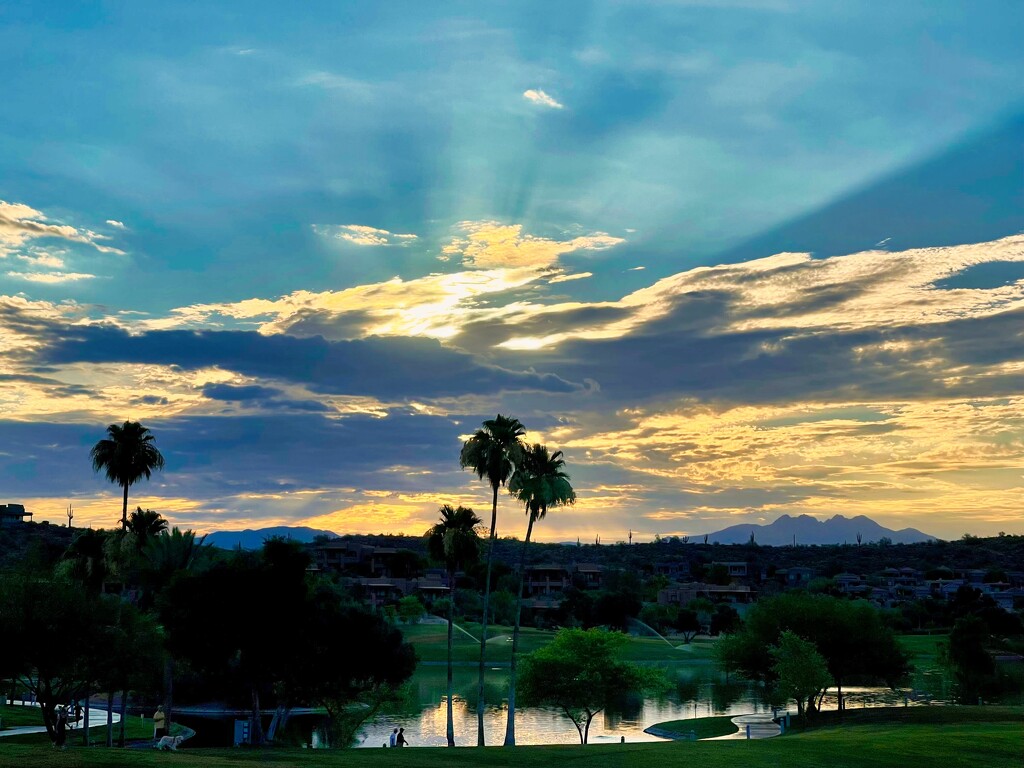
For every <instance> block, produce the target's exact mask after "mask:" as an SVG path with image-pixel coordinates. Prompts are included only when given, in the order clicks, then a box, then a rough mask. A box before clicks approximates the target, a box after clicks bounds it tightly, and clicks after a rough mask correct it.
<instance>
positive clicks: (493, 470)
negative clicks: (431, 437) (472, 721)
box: [459, 413, 526, 747]
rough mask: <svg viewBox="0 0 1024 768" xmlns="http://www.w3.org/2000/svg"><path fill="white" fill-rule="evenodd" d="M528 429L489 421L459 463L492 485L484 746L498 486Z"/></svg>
mask: <svg viewBox="0 0 1024 768" xmlns="http://www.w3.org/2000/svg"><path fill="white" fill-rule="evenodd" d="M525 434H526V428H525V427H523V425H522V424H521V423H520V421H519V419H515V418H512V417H510V416H502V415H501V414H500V413H499V414H498V415H497V416H495V417H494V418H493V419H488V420H487V421H485V422H484V423H483V424H482V425H481V428H480V429H478V430H477V431H476V432H475V433H474V434H473V436H472V437H471V438H469V440H467V441H466V442H465V443H464V444H463V446H462V451H461V453H460V454H459V465H460V466H461V467H462V468H463V469H472V470H473V471H474V472H476V475H477V477H478V478H480V479H481V480H483V479H485V478H486V479H487V482H488V483H489V484H490V486H491V533H490V536H488V538H487V575H486V577H485V579H484V605H483V618H482V620H481V627H480V665H479V675H478V678H479V679H478V681H477V705H476V721H477V733H476V743H477V746H478V747H482V746H484V655H485V653H486V652H487V616H488V609H489V607H490V606H489V603H490V597H491V564H492V561H493V559H494V537H495V532H496V528H497V524H498V489H499V488H501V486H503V485H504V484H505V483H506V482H507V481H508V479H509V477H511V475H512V472H513V471H515V468H516V465H517V464H518V463H519V462H520V461H522V453H523V443H522V437H523V435H525Z"/></svg>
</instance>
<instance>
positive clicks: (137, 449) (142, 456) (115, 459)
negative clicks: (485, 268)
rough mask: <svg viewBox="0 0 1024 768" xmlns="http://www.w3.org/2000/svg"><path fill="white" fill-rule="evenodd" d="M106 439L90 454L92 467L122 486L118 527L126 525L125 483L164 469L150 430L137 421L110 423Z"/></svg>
mask: <svg viewBox="0 0 1024 768" xmlns="http://www.w3.org/2000/svg"><path fill="white" fill-rule="evenodd" d="M107 435H108V436H107V438H106V439H104V440H100V441H99V442H98V443H96V445H94V446H93V447H92V450H91V451H90V452H89V457H90V458H91V459H92V468H93V470H94V471H96V472H99V471H100V470H101V469H102V470H104V471H105V472H106V475H107V479H108V480H109V481H110V482H112V483H116V484H117V485H120V486H121V487H122V488H123V489H124V506H123V507H122V509H121V527H122V528H123V529H127V528H128V486H130V485H134V484H135V483H137V482H138V481H139V480H141V479H142V478H146V479H147V480H148V479H149V478H150V476H151V475H152V474H153V470H154V469H163V468H164V457H163V456H162V455H161V453H160V451H158V450H157V448H156V446H155V445H153V440H154V437H153V433H152V432H150V431H149V430H148V429H147V428H146V427H144V426H142V425H141V424H140V423H139V422H137V421H126V422H125V423H124V424H121V425H118V424H111V425H110V426H109V427H107Z"/></svg>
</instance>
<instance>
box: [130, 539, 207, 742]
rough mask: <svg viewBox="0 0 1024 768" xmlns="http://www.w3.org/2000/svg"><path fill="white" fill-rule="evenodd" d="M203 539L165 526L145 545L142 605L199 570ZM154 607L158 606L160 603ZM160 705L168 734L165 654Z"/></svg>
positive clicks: (170, 688) (169, 668) (169, 676)
mask: <svg viewBox="0 0 1024 768" xmlns="http://www.w3.org/2000/svg"><path fill="white" fill-rule="evenodd" d="M204 539H205V537H202V538H200V539H199V540H198V541H196V535H195V533H194V532H193V531H185V532H184V533H183V532H182V531H181V529H179V528H178V527H177V526H175V527H174V528H172V529H171V530H170V532H168V531H167V528H166V525H165V526H164V530H162V531H161V532H160V533H159V534H157V535H156V536H154V537H153V538H151V539H150V540H149V541H148V542H147V543H146V550H145V559H146V568H145V572H144V579H143V584H144V587H145V589H144V590H143V595H142V600H141V602H142V604H143V605H147V606H148V605H152V604H153V603H156V602H157V600H158V596H159V593H160V592H161V590H163V588H164V587H166V586H167V585H168V584H169V583H170V581H171V579H173V578H174V576H175V575H176V574H179V573H183V572H186V571H192V570H195V569H197V568H201V567H202V561H203V559H204V557H205V556H207V555H208V554H209V546H208V545H206V546H204V544H203V540H204ZM157 605H158V606H159V603H157ZM162 618H166V617H162ZM163 703H164V716H165V717H166V718H167V720H166V722H167V728H168V731H169V730H170V727H171V717H172V715H173V704H174V659H173V658H172V657H171V654H170V653H169V652H167V651H165V653H164V702H163Z"/></svg>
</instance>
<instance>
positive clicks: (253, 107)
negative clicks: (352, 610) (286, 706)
mask: <svg viewBox="0 0 1024 768" xmlns="http://www.w3.org/2000/svg"><path fill="white" fill-rule="evenodd" d="M785 5H787V6H788V5H791V6H792V7H793V8H795V9H799V13H783V12H781V11H780V9H779V7H777V6H778V4H767V5H762V4H748V3H736V4H725V5H720V4H713V3H682V4H666V3H659V2H651V3H646V2H643V1H642V0H641V1H639V2H636V3H615V2H607V3H605V2H599V3H596V4H587V5H586V7H584V6H578V5H576V4H575V3H571V2H570V3H565V4H564V5H563V4H558V5H557V6H556V7H550V4H548V5H545V6H544V8H543V10H544V13H531V12H530V9H529V8H527V7H522V8H514V7H500V8H499V7H494V8H491V7H477V8H474V9H473V10H472V14H473V15H472V16H464V17H463V16H460V17H454V16H451V15H449V14H448V13H447V12H446V10H445V9H444V8H443V7H436V8H434V7H427V6H424V7H422V8H416V9H414V10H408V12H407V13H401V14H400V13H397V12H395V11H394V10H392V9H388V8H386V7H381V8H377V9H375V10H374V11H372V12H371V11H369V10H367V11H366V12H365V13H361V14H357V15H356V16H353V17H352V18H351V19H349V20H348V21H347V22H346V25H345V26H344V27H339V26H338V25H337V24H336V23H334V22H336V21H337V18H336V17H337V10H336V8H334V7H333V6H332V5H331V4H319V3H317V2H313V3H312V4H309V5H308V7H305V8H304V11H303V13H302V14H299V15H296V14H285V13H284V12H282V11H281V10H280V8H278V7H277V6H274V5H272V4H265V5H264V4H260V3H257V4H256V5H255V6H253V7H251V8H248V9H246V10H245V11H244V12H243V11H242V10H241V9H236V8H233V7H231V6H230V5H225V6H217V8H215V9H214V8H212V7H205V6H195V7H191V6H189V7H187V8H180V9H178V10H177V11H172V10H170V9H156V8H151V9H149V10H148V11H147V13H146V14H142V13H141V11H139V10H137V9H134V8H123V9H120V10H118V11H113V10H109V9H108V11H106V12H105V13H104V16H103V17H102V18H100V17H98V16H93V15H91V12H87V11H86V10H84V9H77V10H71V9H68V10H66V11H65V12H63V13H61V14H57V15H55V16H54V17H53V18H49V17H43V16H31V15H24V14H23V13H22V12H20V11H11V12H10V13H9V14H5V15H4V18H3V20H2V21H0V41H2V42H3V43H4V44H3V45H0V59H2V60H3V61H4V63H5V64H6V71H7V72H8V75H9V77H10V78H12V82H18V83H19V87H18V88H17V89H12V90H11V92H10V93H9V94H7V98H6V99H5V100H4V103H2V104H0V126H2V127H0V150H4V151H0V360H2V363H3V364H2V365H0V496H3V498H0V501H9V502H19V503H24V504H25V505H26V507H27V508H28V509H29V510H30V511H32V512H33V514H34V517H35V519H36V520H48V521H50V522H52V523H54V524H59V523H66V516H65V511H66V509H67V506H68V504H69V503H70V504H72V505H73V506H74V508H75V518H74V522H75V524H76V525H78V524H82V525H90V526H112V525H114V524H115V523H116V522H117V520H118V519H119V518H120V504H121V496H120V492H119V490H118V489H117V488H115V487H113V486H111V485H110V484H109V483H107V482H106V481H105V480H104V478H103V477H101V476H99V475H96V474H94V473H93V472H92V471H91V468H90V466H89V461H88V451H89V448H90V447H91V445H92V444H93V443H95V442H96V441H97V440H98V439H100V438H101V437H102V436H103V431H104V428H105V426H106V425H107V424H110V423H114V422H122V421H124V420H126V419H133V420H141V421H142V422H143V423H144V424H145V425H146V426H148V427H149V428H150V429H152V430H153V432H154V434H155V435H156V439H157V445H158V446H159V447H160V449H161V450H162V451H163V452H164V453H165V456H166V458H167V466H166V469H165V471H164V472H162V473H158V474H156V475H154V477H153V478H152V479H151V480H150V481H148V482H141V483H140V484H138V485H136V486H133V488H132V489H131V494H130V498H129V503H130V504H131V505H132V506H133V507H134V506H135V505H139V506H142V507H144V508H151V509H155V510H157V511H159V512H160V513H161V514H163V515H164V516H165V517H166V518H167V519H168V520H169V521H170V522H171V523H172V524H174V525H178V526H181V527H187V528H192V529H194V530H196V531H198V532H200V533H206V532H209V531H213V530H227V529H232V530H237V529H241V528H259V527H267V526H276V525H306V526H310V527H314V528H321V529H327V530H332V531H335V532H337V533H341V534H343V533H387V532H392V533H397V532H403V533H406V534H410V535H420V534H422V532H423V531H424V530H426V528H427V527H428V526H429V525H430V524H432V522H433V521H434V519H435V518H436V514H437V508H438V507H439V506H440V505H441V504H445V503H452V504H463V505H469V506H472V507H474V508H475V509H476V510H477V512H478V513H480V514H481V515H482V516H486V514H487V513H488V512H489V509H490V491H489V488H488V486H487V484H486V483H485V482H481V481H479V480H478V479H477V478H476V476H475V475H474V474H473V473H471V472H469V471H463V470H461V469H460V468H459V465H458V455H459V449H460V446H461V440H463V439H465V437H466V436H467V435H469V434H472V432H473V430H474V429H475V428H477V426H479V424H480V422H481V421H482V420H483V419H486V418H490V417H493V415H494V414H495V413H502V414H510V415H514V416H516V417H517V418H519V419H520V420H521V421H522V422H523V423H524V424H525V425H526V427H527V429H528V430H529V431H528V434H527V436H526V439H527V440H528V441H530V442H544V443H546V444H547V445H548V446H549V447H550V448H551V449H552V450H562V451H564V453H565V458H566V462H567V469H568V471H569V473H570V475H571V476H572V482H573V485H574V487H575V488H576V491H577V493H578V497H579V498H578V502H577V504H576V505H575V506H573V507H571V508H567V509H558V510H553V511H552V513H551V514H550V515H549V516H548V517H547V518H546V519H545V520H544V521H543V522H542V523H540V524H539V525H538V526H537V529H536V530H535V532H534V535H535V536H536V538H537V539H538V540H540V541H575V540H576V539H577V538H579V539H580V540H581V541H585V542H588V541H593V540H594V538H595V537H596V536H598V535H599V536H600V537H601V539H602V541H608V542H613V541H618V540H624V539H626V537H627V535H628V532H629V531H632V532H633V540H634V541H649V540H651V539H653V537H654V536H655V535H661V536H667V535H696V534H700V533H705V532H710V531H714V530H718V529H720V528H723V527H726V526H728V525H732V524H735V523H741V522H758V523H768V522H771V521H772V520H774V519H775V518H777V517H778V516H779V515H782V514H789V515H800V514H808V515H812V516H814V517H817V518H819V519H824V518H827V517H831V516H833V515H836V514H842V515H845V516H847V517H852V516H855V515H861V514H863V515H867V516H869V517H871V518H873V519H875V520H877V521H878V522H879V523H881V524H883V525H886V526H888V527H890V528H896V529H898V528H903V527H915V528H918V529H920V530H922V531H924V532H926V533H929V534H932V535H935V536H939V537H942V538H957V537H959V536H961V535H962V534H963V533H965V532H970V533H972V534H978V535H994V534H996V533H997V532H1000V531H1005V532H1008V533H1024V516H1021V515H1020V512H1019V510H1020V508H1021V505H1022V503H1024V335H1022V334H1024V331H1022V329H1024V207H1022V205H1021V201H1022V200H1024V157H1022V155H1021V151H1020V147H1021V146H1024V112H1022V110H1021V105H1022V104H1024V61H1022V60H1021V58H1020V56H1019V42H1018V41H1019V39H1020V37H1021V36H1022V35H1024V16H1022V15H1021V14H1020V13H1019V9H1017V8H1016V7H1015V5H1014V4H1013V3H1012V2H1006V3H1001V2H996V3H995V4H994V5H993V7H992V8H991V9H990V10H989V12H988V13H986V14H984V15H981V14H976V13H971V12H970V10H969V9H967V8H966V7H963V6H962V4H957V3H936V4H932V5H931V6H930V7H929V8H927V9H924V8H912V7H909V6H908V5H904V4H896V5H892V6H891V7H887V8H886V9H885V10H884V12H881V11H879V10H878V9H877V8H875V7H874V6H872V5H871V4H863V5H861V4H857V3H852V4H849V7H848V8H847V9H846V10H845V11H844V13H845V14H846V15H845V16H844V25H843V27H842V29H841V30H840V29H838V28H837V25H836V24H835V19H834V18H833V17H832V15H831V12H829V11H827V10H826V9H825V8H824V7H822V6H821V5H820V4H814V3H804V2H802V0H794V2H793V3H791V4H785ZM879 13H881V16H879ZM584 22H585V23H584ZM752 26H756V27H757V28H758V29H761V30H763V31H764V34H763V35H760V36H758V38H757V39H749V36H747V35H742V36H743V38H744V40H745V43H744V45H743V46H741V47H737V46H736V45H735V39H737V35H741V34H742V32H743V30H747V29H749V28H751V27H752ZM200 30H201V31H202V32H201V33H200ZM911 33H912V34H911ZM694 36H697V38H699V39H701V41H702V43H701V50H700V51H693V50H683V49H682V47H681V44H680V42H679V41H680V40H682V39H695V38H694ZM170 41H174V43H173V45H172V44H171V42H170ZM129 116H130V117H129ZM114 117H116V118H117V119H112V118H114ZM525 524H526V519H525V515H524V512H523V509H522V508H521V506H520V505H518V504H517V503H516V502H515V501H514V500H513V499H511V498H510V497H508V496H507V495H505V494H503V495H502V497H501V499H500V507H499V524H498V534H499V535H501V536H513V535H514V536H522V535H523V533H524V531H525Z"/></svg>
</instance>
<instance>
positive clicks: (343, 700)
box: [275, 587, 416, 747]
mask: <svg viewBox="0 0 1024 768" xmlns="http://www.w3.org/2000/svg"><path fill="white" fill-rule="evenodd" d="M296 620H297V622H298V623H297V624H296V625H295V626H296V627H297V628H298V629H299V631H297V632H295V633H294V636H293V639H292V644H291V648H290V649H289V652H288V653H287V654H284V657H285V658H284V659H283V661H284V662H285V663H284V665H283V666H282V667H280V668H279V669H278V671H277V673H276V680H275V682H276V684H277V688H278V690H279V691H280V692H281V695H282V696H283V698H284V699H286V700H287V701H289V702H291V703H301V704H306V705H309V706H315V707H323V708H324V710H325V711H326V713H327V715H326V719H325V722H324V729H323V730H324V733H325V735H326V737H327V741H328V743H329V744H330V746H332V747H347V746H349V745H350V744H351V743H352V741H353V740H354V738H355V736H356V734H357V733H358V731H359V729H360V727H361V726H362V724H363V723H364V722H365V721H366V720H367V719H369V718H371V717H373V716H374V715H376V714H377V713H378V712H379V711H380V710H381V709H382V708H383V707H385V706H388V705H391V704H394V703H396V702H397V701H399V700H400V699H401V698H402V693H403V691H402V686H403V684H404V683H405V682H406V681H407V680H408V679H409V677H411V676H412V673H413V671H414V670H415V668H416V654H415V652H414V651H413V648H412V646H411V645H409V644H408V643H406V642H404V641H403V639H402V634H401V632H399V631H398V630H397V629H395V628H394V627H393V626H390V625H389V624H388V623H387V622H386V621H385V620H384V619H383V618H382V617H380V616H379V615H377V614H374V613H372V612H370V611H369V610H367V609H366V608H363V607H362V606H359V605H354V604H342V603H340V602H339V599H338V595H337V594H336V593H335V592H334V591H333V590H331V589H329V588H327V587H318V588H315V589H312V590H311V592H310V594H309V595H308V596H307V598H306V599H305V600H304V601H303V602H302V605H301V610H300V611H299V613H298V615H297V617H296Z"/></svg>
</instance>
